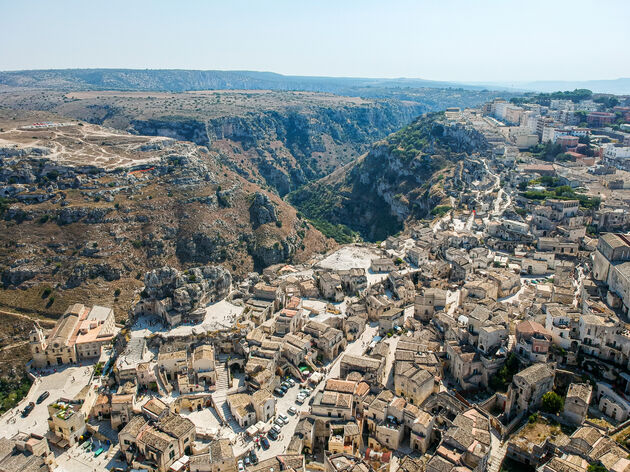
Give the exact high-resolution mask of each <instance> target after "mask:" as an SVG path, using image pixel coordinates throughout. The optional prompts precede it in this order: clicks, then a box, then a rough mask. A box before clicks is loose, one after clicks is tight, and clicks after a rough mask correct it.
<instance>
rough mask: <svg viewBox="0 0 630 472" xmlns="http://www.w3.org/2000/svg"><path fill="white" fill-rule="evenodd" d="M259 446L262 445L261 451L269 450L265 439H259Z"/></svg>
mask: <svg viewBox="0 0 630 472" xmlns="http://www.w3.org/2000/svg"><path fill="white" fill-rule="evenodd" d="M260 444H261V445H262V448H263V449H269V440H268V439H267V438H266V437H264V436H262V437H261V438H260Z"/></svg>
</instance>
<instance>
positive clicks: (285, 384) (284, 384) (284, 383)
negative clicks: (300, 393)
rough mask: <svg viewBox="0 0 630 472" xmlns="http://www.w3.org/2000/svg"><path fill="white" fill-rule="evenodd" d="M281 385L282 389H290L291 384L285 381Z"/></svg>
mask: <svg viewBox="0 0 630 472" xmlns="http://www.w3.org/2000/svg"><path fill="white" fill-rule="evenodd" d="M281 385H282V386H283V387H285V388H287V389H289V388H291V384H290V383H289V382H288V381H287V380H285V381H284V382H282V384H281Z"/></svg>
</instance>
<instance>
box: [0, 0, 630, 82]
mask: <svg viewBox="0 0 630 472" xmlns="http://www.w3.org/2000/svg"><path fill="white" fill-rule="evenodd" d="M0 18H2V21H0V70H17V69H45V68H77V67H120V68H141V69H144V68H169V69H173V68H181V69H224V70H231V69H241V70H242V69H247V70H262V71H273V72H279V73H283V74H295V75H326V76H354V77H418V78H425V79H435V80H453V81H524V80H525V81H526V80H539V79H540V80H542V79H550V80H551V79H552V80H585V79H614V78H618V77H630V48H629V46H630V27H629V25H630V0H597V1H589V0H540V1H539V0H515V1H512V0H416V1H412V0H378V1H376V0H375V1H371V0H365V1H353V0H334V1H328V0H311V1H300V0H277V1H271V0H270V1H265V0H252V1H244V0H225V1H212V0H206V1H201V0H200V1H185V0H170V1H160V0H154V1H146V0H126V1H117V0H101V1H96V0H81V1H65V0H43V1H33V0H24V1H16V0H0Z"/></svg>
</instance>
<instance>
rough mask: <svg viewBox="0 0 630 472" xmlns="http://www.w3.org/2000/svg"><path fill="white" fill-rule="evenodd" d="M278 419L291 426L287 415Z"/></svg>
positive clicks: (279, 416)
mask: <svg viewBox="0 0 630 472" xmlns="http://www.w3.org/2000/svg"><path fill="white" fill-rule="evenodd" d="M278 419H281V420H282V422H283V423H284V424H289V417H288V416H287V415H278Z"/></svg>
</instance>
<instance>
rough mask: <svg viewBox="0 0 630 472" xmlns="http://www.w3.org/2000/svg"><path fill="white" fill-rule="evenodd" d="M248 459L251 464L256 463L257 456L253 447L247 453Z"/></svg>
mask: <svg viewBox="0 0 630 472" xmlns="http://www.w3.org/2000/svg"><path fill="white" fill-rule="evenodd" d="M249 460H251V461H252V464H254V465H256V464H258V456H257V455H256V453H255V452H254V450H253V449H252V450H251V452H250V453H249Z"/></svg>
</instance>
